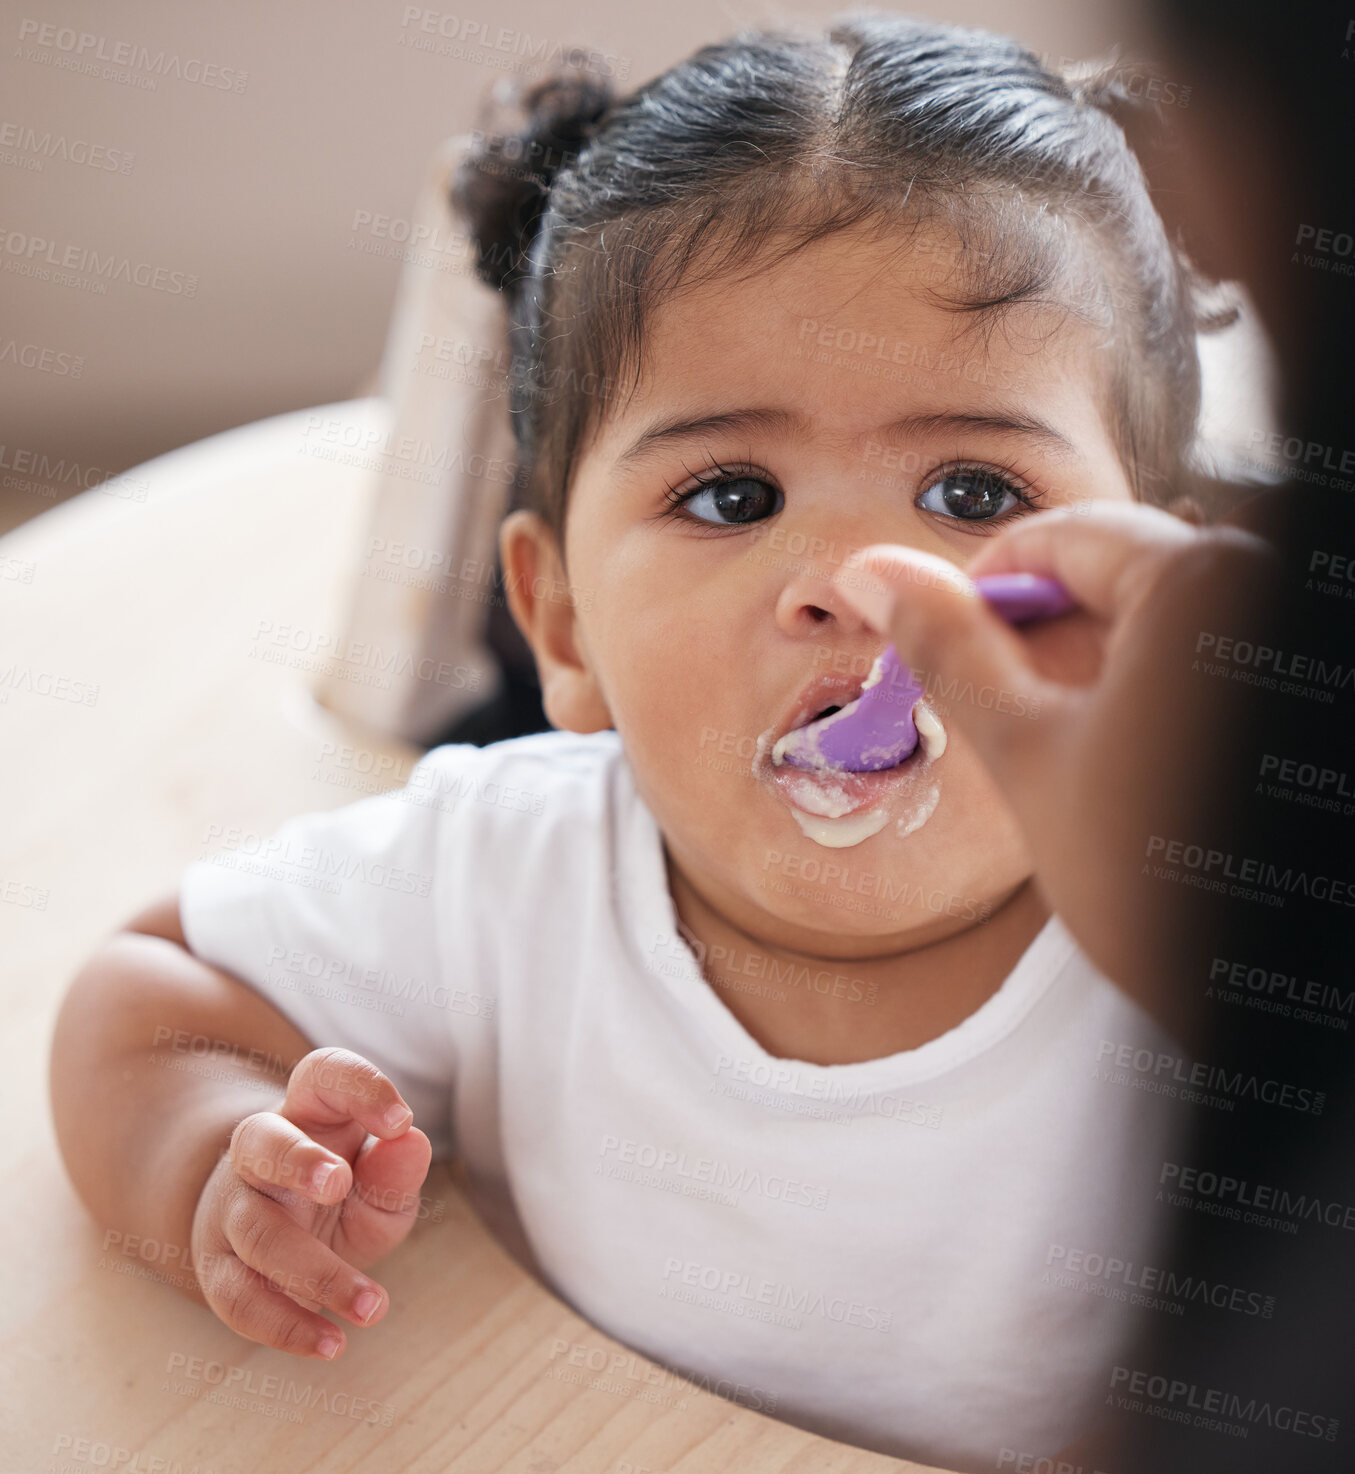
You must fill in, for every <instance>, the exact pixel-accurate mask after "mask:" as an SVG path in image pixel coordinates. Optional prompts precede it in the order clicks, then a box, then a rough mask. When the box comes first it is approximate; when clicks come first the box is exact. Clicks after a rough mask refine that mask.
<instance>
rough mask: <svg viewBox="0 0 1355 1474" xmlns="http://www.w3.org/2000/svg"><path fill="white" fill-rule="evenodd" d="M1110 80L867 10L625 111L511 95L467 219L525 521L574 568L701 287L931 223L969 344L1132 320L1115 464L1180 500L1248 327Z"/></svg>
mask: <svg viewBox="0 0 1355 1474" xmlns="http://www.w3.org/2000/svg"><path fill="white" fill-rule="evenodd" d="M1114 79H1115V69H1114V65H1113V63H1112V64H1106V65H1105V66H1103V67H1100V68H1099V69H1097V68H1084V69H1082V70H1081V71H1080V72H1079V70H1078V69H1073V68H1070V69H1068V70H1067V71H1065V72H1063V73H1056V72H1054V71H1051V70H1049V69H1048V68H1047V67H1046V66H1045V65H1043V64H1042V63H1041V61H1040V60H1039V59H1038V58H1037V57H1036V56H1034V55H1033V54H1032V53H1031V52H1029V51H1027V50H1025V49H1024V48H1023V47H1021V46H1020V45H1018V44H1017V43H1016V42H1014V41H1011V40H1008V39H1007V38H1005V37H1001V36H997V35H993V34H990V33H988V32H985V31H977V30H967V29H960V28H957V27H952V26H945V25H939V24H933V23H931V22H926V21H917V20H910V19H906V18H903V17H900V16H896V15H891V14H888V13H884V12H877V11H858V12H852V13H849V14H845V15H842V16H839V17H837V18H836V19H835V20H834V21H833V22H832V23H831V24H830V25H829V27H828V28H827V30H826V31H825V32H823V33H818V32H806V33H801V32H798V31H794V30H774V31H754V32H742V33H740V34H738V35H736V36H734V37H733V38H731V39H730V40H727V41H724V42H721V43H719V44H716V45H710V46H704V47H701V48H700V49H699V50H697V51H696V52H694V53H693V54H692V55H691V56H690V57H688V58H687V59H686V60H685V61H682V62H680V63H678V64H677V65H676V66H674V67H671V68H670V69H669V70H668V71H666V72H664V73H663V74H662V75H661V76H659V77H657V78H655V79H654V80H653V81H651V82H648V83H647V84H645V85H644V86H642V87H640V88H638V89H637V90H635V91H634V92H632V93H630V94H629V95H628V96H625V97H621V98H618V97H615V96H614V95H613V93H612V90H611V88H610V86H609V84H608V82H607V80H606V78H605V77H603V76H601V75H599V74H597V73H596V72H591V71H589V70H588V68H587V67H586V66H582V65H577V64H574V65H566V66H563V67H561V68H560V69H558V70H557V71H555V72H553V73H552V74H550V75H548V76H546V77H545V78H544V79H539V80H537V81H535V82H533V83H531V84H530V85H522V84H518V85H516V86H515V85H513V84H511V83H508V82H506V81H503V82H500V83H498V84H497V85H496V87H495V88H494V89H493V91H492V92H491V95H490V97H489V99H488V102H487V105H486V107H485V109H484V112H483V115H482V119H481V127H480V128H479V129H477V131H476V133H475V135H474V138H473V147H472V148H471V150H470V151H469V154H468V156H467V157H466V158H465V159H464V160H463V162H462V164H461V166H460V168H459V170H458V173H457V176H456V178H455V180H454V183H453V186H452V204H453V208H454V209H455V210H456V212H457V213H458V215H460V217H461V218H462V219H463V220H464V221H465V223H466V225H467V228H468V231H469V234H470V236H471V238H472V239H473V240H474V242H475V245H476V250H477V270H478V273H479V275H480V276H481V278H482V279H483V280H484V281H485V282H487V283H488V284H489V285H491V286H493V287H495V288H496V289H498V290H499V291H501V292H504V293H505V294H506V295H507V298H508V319H509V325H510V326H509V339H510V358H511V369H510V373H509V411H510V414H511V418H512V423H513V429H514V435H515V438H516V443H517V447H518V451H519V454H520V456H521V457H522V459H523V462H524V464H525V465H526V467H527V468H528V476H527V480H526V487H527V490H526V496H525V498H524V503H525V505H527V506H529V507H531V508H533V509H534V510H536V511H538V512H540V513H541V515H542V516H543V517H544V518H545V519H546V521H547V522H548V523H549V525H550V526H551V527H552V528H553V529H554V531H555V533H556V536H557V539H558V540H559V542H560V545H561V548H562V550H563V543H564V538H563V531H564V518H565V509H566V505H567V497H568V492H569V486H570V482H571V478H572V475H573V471H574V468H575V465H576V461H577V457H578V455H579V453H580V449H581V446H582V445H583V444H584V442H585V441H586V439H587V437H588V435H589V434H590V433H591V431H592V429H593V428H594V427H595V426H596V424H597V423H598V422H599V420H600V418H601V416H602V412H603V407H604V405H605V404H606V403H607V402H608V401H609V400H611V399H614V398H616V397H618V396H619V395H620V394H621V392H622V391H621V385H622V384H623V383H625V382H626V381H627V379H629V383H630V385H631V392H633V390H634V386H635V384H636V383H638V380H639V376H640V372H641V368H642V362H643V354H642V345H643V341H644V331H645V324H646V322H647V320H648V319H649V315H650V314H651V313H652V312H653V310H654V309H655V307H656V306H657V305H658V304H660V303H662V301H663V300H664V299H665V297H666V296H668V295H669V294H670V293H672V292H673V291H674V290H676V289H677V288H678V287H679V286H680V285H690V284H693V283H694V282H696V281H704V280H709V279H711V278H713V277H716V276H719V275H721V274H725V273H732V274H735V275H737V274H738V273H740V272H743V273H749V272H752V271H755V270H760V269H762V267H763V265H764V264H765V263H766V261H767V260H768V257H767V255H766V254H765V251H766V248H767V247H768V246H769V245H770V244H771V243H772V242H774V241H775V242H776V243H778V245H779V246H780V253H779V254H775V255H773V257H772V258H771V259H782V258H783V257H784V256H788V255H790V254H792V253H794V252H795V251H797V250H800V249H801V248H803V247H804V246H806V245H808V244H809V243H811V242H813V241H816V240H819V239H821V238H823V237H825V236H828V235H830V234H832V233H834V232H837V231H840V230H843V229H846V228H848V227H851V226H854V225H857V224H860V223H866V222H868V223H869V224H871V225H872V226H874V227H876V228H877V229H878V230H879V231H880V233H881V235H882V236H889V237H898V238H899V239H900V240H901V243H902V244H904V245H906V244H907V242H908V240H910V239H911V238H912V237H913V235H915V234H916V232H917V231H918V230H919V229H921V228H922V227H923V226H924V225H925V224H927V223H929V222H932V221H939V222H942V223H944V224H945V225H946V226H947V227H948V228H949V230H951V231H953V232H954V233H955V235H956V236H957V237H958V241H959V249H958V251H957V254H956V257H955V262H956V267H957V269H956V271H955V272H954V273H953V274H952V277H951V279H950V280H949V281H948V282H947V283H946V291H945V295H944V296H941V295H940V294H939V292H934V293H933V300H935V301H937V302H938V303H939V304H940V305H943V306H945V307H946V308H948V309H949V310H952V311H954V312H956V313H957V314H962V315H968V316H969V317H970V319H971V321H972V323H973V325H974V326H976V327H979V326H981V327H982V328H983V330H985V331H987V330H991V328H992V326H993V325H994V324H995V323H996V321H998V320H999V319H1000V316H1001V314H1002V313H1003V312H1005V311H1007V310H1009V309H1011V308H1012V307H1014V306H1016V305H1018V304H1021V303H1036V302H1043V303H1055V304H1058V305H1060V306H1062V307H1064V308H1066V309H1069V310H1072V311H1074V312H1078V313H1080V314H1081V315H1082V316H1085V317H1088V318H1089V319H1090V320H1093V321H1099V322H1101V323H1102V324H1103V325H1104V326H1106V327H1107V328H1108V329H1109V328H1110V327H1111V326H1112V324H1114V326H1115V328H1116V329H1117V330H1116V331H1114V333H1113V337H1114V342H1115V345H1116V351H1115V358H1114V369H1113V376H1112V377H1113V385H1112V396H1113V404H1112V405H1111V406H1110V409H1111V414H1112V418H1113V425H1114V429H1115V434H1116V440H1117V448H1118V451H1119V454H1120V458H1121V460H1122V463H1123V465H1124V467H1125V470H1126V474H1127V475H1128V477H1129V480H1130V483H1131V485H1132V487H1133V489H1134V493H1135V495H1136V496H1137V497H1139V498H1140V499H1141V500H1146V501H1163V500H1166V499H1167V497H1168V496H1169V495H1170V492H1171V489H1172V487H1173V484H1174V482H1175V480H1176V477H1177V475H1178V473H1179V471H1180V470H1181V467H1182V463H1183V459H1184V456H1185V452H1186V450H1187V448H1188V447H1189V444H1190V441H1191V439H1192V437H1193V434H1194V430H1195V424H1196V419H1197V416H1198V411H1199V401H1200V378H1199V360H1198V355H1197V352H1196V344H1195V335H1196V332H1197V330H1198V329H1200V328H1201V327H1202V326H1218V325H1220V324H1221V323H1222V322H1224V321H1226V320H1227V315H1226V314H1219V313H1215V314H1214V315H1212V316H1211V315H1210V314H1209V313H1208V312H1207V311H1205V310H1203V308H1202V305H1201V304H1202V303H1203V302H1204V301H1205V284H1204V283H1202V282H1201V281H1200V280H1199V278H1197V276H1196V275H1195V273H1194V271H1193V269H1192V267H1191V265H1190V263H1189V261H1188V260H1187V259H1186V257H1185V255H1184V253H1183V252H1182V251H1181V250H1179V249H1178V248H1177V247H1176V246H1174V245H1173V243H1172V242H1171V241H1170V240H1169V239H1168V238H1167V235H1166V233H1165V230H1164V227H1163V225H1162V222H1161V220H1160V218H1159V216H1158V214H1157V212H1156V210H1155V209H1154V207H1153V204H1152V201H1151V199H1150V197H1149V193H1148V187H1147V183H1146V181H1145V179H1144V175H1143V171H1142V169H1141V168H1140V166H1139V163H1138V160H1137V158H1136V157H1135V155H1134V153H1133V151H1132V150H1131V148H1130V147H1129V144H1128V143H1127V141H1126V139H1125V135H1124V132H1123V131H1122V129H1121V127H1120V126H1119V124H1118V123H1117V122H1116V121H1115V119H1114V118H1113V117H1112V116H1111V113H1110V110H1109V108H1110V106H1111V105H1112V104H1114V103H1115V102H1117V101H1127V99H1126V98H1125V96H1124V94H1123V93H1122V92H1121V91H1120V90H1119V88H1118V85H1117V83H1116V81H1115V80H1114Z"/></svg>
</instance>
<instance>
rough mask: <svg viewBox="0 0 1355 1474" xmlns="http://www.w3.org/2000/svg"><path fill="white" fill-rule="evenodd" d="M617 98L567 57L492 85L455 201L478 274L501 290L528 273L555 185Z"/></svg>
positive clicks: (460, 173) (454, 184)
mask: <svg viewBox="0 0 1355 1474" xmlns="http://www.w3.org/2000/svg"><path fill="white" fill-rule="evenodd" d="M612 100H613V94H612V89H611V86H610V84H609V82H608V81H607V80H606V78H604V77H603V76H602V75H601V74H600V73H598V72H596V71H594V70H590V69H589V68H588V67H587V66H585V65H582V64H579V63H574V62H568V61H567V62H565V63H563V64H562V65H560V66H559V67H558V68H556V69H555V70H553V71H551V72H550V73H548V74H547V75H546V76H544V77H538V78H536V79H534V80H533V81H531V82H514V81H512V80H511V79H509V78H507V77H505V78H503V79H501V80H500V81H499V82H498V83H496V84H495V86H494V87H493V88H492V89H491V91H490V93H489V95H488V97H487V98H486V101H485V105H484V107H483V109H482V113H481V118H480V126H479V127H478V128H477V129H476V130H475V132H474V133H472V135H471V139H472V143H471V148H470V150H469V151H468V152H467V154H466V157H465V158H464V159H463V160H462V161H461V164H460V165H459V167H458V169H457V172H456V175H455V177H454V179H453V181H452V188H451V200H452V207H453V209H454V210H455V211H456V212H457V214H458V215H459V216H460V217H461V219H462V220H464V221H465V223H466V225H467V228H468V230H469V233H470V236H471V239H472V240H473V241H474V242H475V247H476V258H477V259H476V274H477V275H478V276H479V278H480V280H481V281H483V282H485V283H486V284H487V285H489V286H491V287H493V288H494V289H495V290H496V291H501V292H504V291H509V290H511V289H512V287H513V286H514V285H515V284H516V283H517V282H518V281H519V280H520V279H521V278H522V277H523V276H525V275H526V273H527V270H528V265H529V261H530V255H531V247H532V239H533V237H534V236H535V235H536V230H537V226H538V225H539V223H540V220H541V216H542V214H543V212H544V210H545V208H546V202H547V200H548V198H549V195H550V188H551V184H552V183H553V182H554V180H555V177H556V175H557V174H558V173H559V172H560V170H561V169H563V168H566V167H568V166H569V165H570V164H572V163H573V162H574V161H575V160H576V159H577V158H578V156H579V154H580V153H581V152H582V150H583V148H584V147H585V146H586V145H587V143H588V140H589V138H590V137H591V135H592V133H593V131H594V129H595V127H596V125H597V124H598V122H599V120H600V119H601V118H602V116H603V115H604V113H605V112H606V110H607V108H608V107H609V106H610V104H611V102H612Z"/></svg>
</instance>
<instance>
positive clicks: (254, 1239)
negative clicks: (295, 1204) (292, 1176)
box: [221, 1188, 389, 1326]
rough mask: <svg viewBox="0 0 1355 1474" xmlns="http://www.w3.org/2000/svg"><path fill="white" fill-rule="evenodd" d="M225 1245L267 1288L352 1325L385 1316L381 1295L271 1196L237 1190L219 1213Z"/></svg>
mask: <svg viewBox="0 0 1355 1474" xmlns="http://www.w3.org/2000/svg"><path fill="white" fill-rule="evenodd" d="M221 1227H222V1231H223V1232H224V1233H225V1235H226V1242H227V1243H228V1244H229V1245H230V1247H231V1248H232V1249H233V1250H234V1251H235V1253H236V1255H237V1256H238V1257H239V1259H240V1261H241V1263H242V1264H244V1265H246V1266H247V1267H248V1268H249V1269H252V1270H254V1271H256V1272H257V1273H258V1275H259V1276H260V1277H261V1278H262V1280H263V1281H264V1282H265V1283H266V1285H267V1286H268V1288H269V1289H270V1290H277V1291H280V1292H281V1293H282V1294H284V1295H288V1296H291V1297H293V1298H299V1299H302V1300H305V1301H308V1302H310V1303H311V1304H314V1305H317V1306H320V1307H322V1308H323V1309H325V1310H333V1311H335V1312H336V1313H337V1314H339V1315H342V1316H343V1317H344V1319H345V1320H350V1321H352V1322H353V1324H354V1325H359V1326H368V1325H371V1324H372V1323H373V1322H374V1321H376V1320H379V1319H380V1318H381V1316H382V1315H384V1314H385V1312H386V1310H387V1308H388V1306H389V1301H388V1300H387V1298H386V1292H385V1291H384V1290H383V1289H382V1288H381V1286H380V1285H378V1284H377V1283H376V1281H375V1280H371V1279H368V1277H367V1276H366V1275H364V1274H360V1273H358V1271H357V1270H356V1269H354V1268H353V1266H352V1265H351V1264H348V1263H347V1262H346V1261H345V1260H343V1259H341V1258H340V1257H339V1255H337V1254H336V1253H335V1252H334V1250H333V1249H331V1248H329V1247H328V1246H327V1245H325V1244H322V1243H321V1242H320V1241H319V1240H318V1239H317V1238H315V1237H313V1236H312V1235H311V1234H309V1233H307V1232H306V1230H305V1229H304V1228H302V1227H301V1226H300V1225H299V1224H297V1223H296V1222H295V1221H294V1220H293V1219H292V1218H291V1217H289V1215H288V1214H287V1212H286V1210H285V1209H283V1208H282V1207H280V1206H279V1205H278V1204H277V1203H275V1202H274V1201H273V1200H272V1199H271V1198H267V1197H264V1196H262V1195H261V1194H260V1193H257V1192H253V1191H252V1190H250V1189H249V1188H244V1189H241V1190H238V1191H237V1192H236V1193H235V1194H234V1195H233V1197H232V1198H231V1201H230V1204H229V1206H228V1207H227V1208H226V1211H225V1213H224V1214H223V1215H222V1221H221Z"/></svg>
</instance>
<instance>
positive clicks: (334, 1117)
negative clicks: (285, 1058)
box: [281, 1047, 414, 1155]
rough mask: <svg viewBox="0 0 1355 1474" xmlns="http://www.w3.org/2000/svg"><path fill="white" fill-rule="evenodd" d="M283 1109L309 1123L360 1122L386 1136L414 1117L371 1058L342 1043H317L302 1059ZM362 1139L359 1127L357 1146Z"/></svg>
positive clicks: (325, 1127) (324, 1127)
mask: <svg viewBox="0 0 1355 1474" xmlns="http://www.w3.org/2000/svg"><path fill="white" fill-rule="evenodd" d="M281 1111H282V1114H283V1115H284V1116H286V1117H287V1118H288V1120H291V1121H296V1122H297V1123H298V1124H299V1125H301V1126H304V1127H307V1128H308V1129H309V1128H312V1127H313V1128H315V1129H316V1130H320V1131H333V1130H336V1129H337V1128H342V1127H344V1126H346V1125H347V1124H349V1123H351V1122H357V1123H358V1125H360V1126H362V1127H363V1128H364V1131H366V1132H370V1133H371V1134H372V1135H373V1136H380V1137H385V1138H390V1137H395V1136H400V1135H402V1134H403V1133H404V1132H405V1131H407V1130H408V1129H409V1126H410V1123H411V1122H412V1121H413V1119H414V1112H413V1111H411V1110H410V1108H409V1107H408V1106H407V1105H406V1104H405V1102H404V1100H403V1099H402V1098H401V1095H400V1092H399V1091H398V1090H397V1089H396V1088H395V1086H394V1085H393V1084H392V1083H391V1081H390V1080H388V1079H387V1078H386V1076H385V1075H383V1074H382V1073H381V1071H380V1070H379V1069H377V1067H376V1066H375V1065H374V1064H373V1063H372V1062H371V1061H370V1060H367V1059H363V1057H362V1056H361V1055H360V1054H354V1053H353V1051H352V1050H351V1049H339V1048H337V1047H327V1048H324V1049H313V1050H312V1051H311V1052H310V1053H309V1054H308V1055H306V1056H305V1058H303V1059H301V1060H299V1061H298V1062H297V1065H296V1067H295V1069H293V1071H292V1073H291V1076H290V1078H289V1079H288V1081H287V1098H286V1100H284V1101H283V1103H282V1107H281ZM362 1141H363V1133H362V1132H359V1133H358V1134H357V1137H356V1140H355V1141H354V1147H355V1148H356V1147H357V1146H360V1145H361V1144H362ZM350 1155H351V1153H350Z"/></svg>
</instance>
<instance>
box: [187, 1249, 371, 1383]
mask: <svg viewBox="0 0 1355 1474" xmlns="http://www.w3.org/2000/svg"><path fill="white" fill-rule="evenodd" d="M198 1281H199V1284H200V1285H201V1286H202V1293H203V1297H204V1298H205V1299H206V1301H207V1304H208V1305H209V1306H210V1307H211V1308H212V1310H213V1312H214V1313H215V1314H216V1315H217V1316H218V1318H219V1319H221V1320H222V1321H224V1322H225V1324H226V1325H228V1326H229V1327H230V1328H231V1330H233V1331H235V1332H237V1333H238V1334H239V1335H241V1336H244V1337H245V1338H246V1339H247V1340H250V1341H258V1342H259V1343H260V1344H261V1345H264V1346H272V1347H273V1348H274V1349H275V1350H277V1351H287V1352H290V1353H291V1355H293V1356H314V1357H321V1358H323V1359H324V1360H325V1361H332V1360H333V1359H334V1357H336V1356H337V1355H338V1354H339V1352H341V1351H342V1350H343V1348H344V1334H343V1332H342V1331H341V1330H340V1329H339V1327H338V1326H336V1325H334V1324H333V1323H332V1322H330V1321H327V1320H326V1319H325V1318H324V1316H323V1315H317V1314H316V1313H315V1312H314V1311H312V1310H303V1309H302V1308H301V1306H299V1305H298V1304H297V1303H296V1301H295V1300H292V1299H289V1298H288V1297H287V1296H286V1295H284V1294H283V1293H282V1291H281V1290H275V1289H273V1288H272V1287H271V1286H270V1285H269V1284H268V1283H267V1282H266V1281H265V1279H264V1277H263V1276H262V1275H261V1274H259V1272H258V1271H257V1270H254V1269H251V1268H250V1267H249V1265H247V1264H245V1263H244V1262H243V1261H242V1260H241V1259H239V1258H238V1257H237V1256H236V1255H235V1254H230V1253H219V1254H213V1255H212V1259H211V1263H210V1265H209V1266H208V1267H206V1268H200V1269H199V1273H198Z"/></svg>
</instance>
